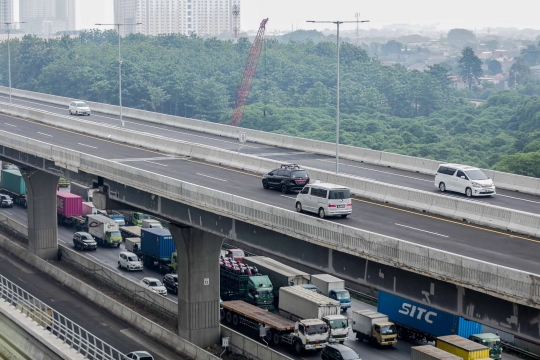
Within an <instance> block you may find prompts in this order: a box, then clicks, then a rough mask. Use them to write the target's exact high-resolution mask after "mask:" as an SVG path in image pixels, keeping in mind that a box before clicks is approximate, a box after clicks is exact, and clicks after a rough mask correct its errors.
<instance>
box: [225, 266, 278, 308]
mask: <svg viewBox="0 0 540 360" xmlns="http://www.w3.org/2000/svg"><path fill="white" fill-rule="evenodd" d="M219 284H220V296H221V298H223V299H225V300H244V301H246V302H248V303H250V304H253V305H255V306H258V307H260V308H262V309H266V310H269V311H273V310H274V290H273V285H272V282H271V281H270V279H269V278H268V276H266V275H263V274H260V273H258V272H257V269H255V268H253V267H250V266H247V265H245V264H242V263H239V262H236V261H234V260H233V259H232V258H224V257H222V258H221V259H220V260H219Z"/></svg>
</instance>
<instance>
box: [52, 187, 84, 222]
mask: <svg viewBox="0 0 540 360" xmlns="http://www.w3.org/2000/svg"><path fill="white" fill-rule="evenodd" d="M56 214H57V220H58V224H64V225H68V226H71V225H73V224H76V223H80V222H81V221H84V219H83V218H82V198H81V197H80V196H79V195H75V194H72V193H68V192H60V191H57V192H56Z"/></svg>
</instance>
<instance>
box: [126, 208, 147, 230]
mask: <svg viewBox="0 0 540 360" xmlns="http://www.w3.org/2000/svg"><path fill="white" fill-rule="evenodd" d="M124 213H125V212H124ZM127 213H128V214H129V216H125V217H124V219H125V222H126V225H128V226H138V227H142V221H143V220H147V219H151V217H150V216H149V215H146V214H143V213H141V212H134V211H130V212H127Z"/></svg>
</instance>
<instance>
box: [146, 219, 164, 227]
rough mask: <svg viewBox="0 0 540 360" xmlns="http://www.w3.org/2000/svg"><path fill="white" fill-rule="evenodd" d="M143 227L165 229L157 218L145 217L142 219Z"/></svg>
mask: <svg viewBox="0 0 540 360" xmlns="http://www.w3.org/2000/svg"><path fill="white" fill-rule="evenodd" d="M142 228H143V229H163V225H161V223H160V222H159V221H157V220H155V219H144V220H143V221H142Z"/></svg>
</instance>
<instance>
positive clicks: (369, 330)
mask: <svg viewBox="0 0 540 360" xmlns="http://www.w3.org/2000/svg"><path fill="white" fill-rule="evenodd" d="M352 320H353V323H352V330H353V332H354V333H356V339H358V340H360V341H363V340H368V341H369V342H371V343H377V344H379V345H389V346H392V345H394V344H395V343H397V331H396V325H394V324H393V323H392V322H390V321H388V316H386V315H384V314H381V313H378V312H376V311H373V310H359V311H356V310H355V311H353V313H352Z"/></svg>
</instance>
